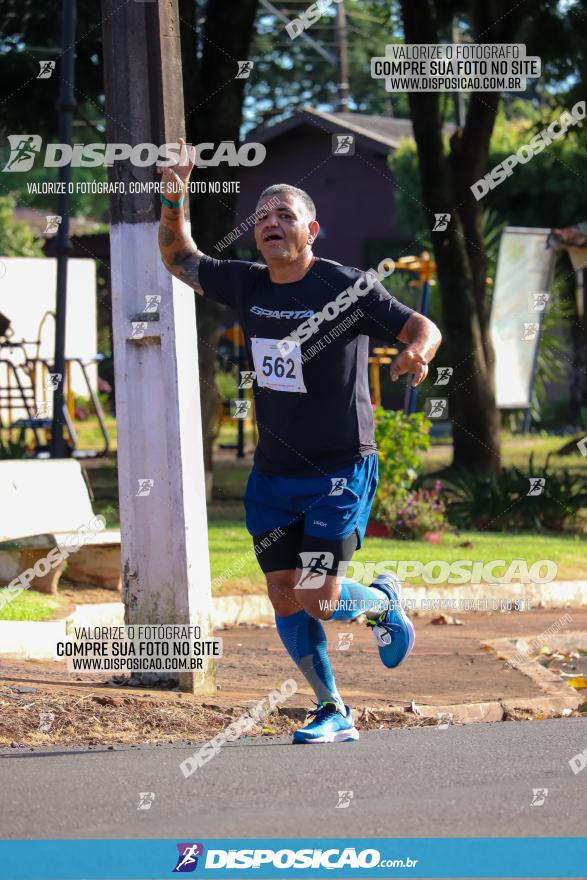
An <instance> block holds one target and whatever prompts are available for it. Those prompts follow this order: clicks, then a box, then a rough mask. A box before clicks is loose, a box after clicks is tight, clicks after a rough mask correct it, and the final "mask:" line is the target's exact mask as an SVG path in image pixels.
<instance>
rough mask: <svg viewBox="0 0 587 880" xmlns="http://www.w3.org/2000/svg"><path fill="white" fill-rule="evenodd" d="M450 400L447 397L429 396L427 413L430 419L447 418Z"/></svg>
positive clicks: (426, 407)
mask: <svg viewBox="0 0 587 880" xmlns="http://www.w3.org/2000/svg"><path fill="white" fill-rule="evenodd" d="M447 410H448V400H447V399H446V398H433V397H429V398H428V399H427V401H426V406H425V415H426V418H428V419H446V417H447Z"/></svg>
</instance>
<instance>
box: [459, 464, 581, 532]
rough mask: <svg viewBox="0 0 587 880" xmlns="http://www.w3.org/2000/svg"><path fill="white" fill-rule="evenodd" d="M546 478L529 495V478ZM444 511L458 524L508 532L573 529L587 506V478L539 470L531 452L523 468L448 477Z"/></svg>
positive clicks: (576, 526) (568, 473) (565, 472)
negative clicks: (537, 491) (539, 486)
mask: <svg viewBox="0 0 587 880" xmlns="http://www.w3.org/2000/svg"><path fill="white" fill-rule="evenodd" d="M535 478H544V479H545V484H544V489H543V491H542V493H541V494H539V495H528V491H529V488H530V480H531V479H535ZM445 485H446V501H447V507H446V513H447V517H448V519H449V521H450V522H451V523H453V524H454V525H456V526H458V527H461V528H463V527H467V528H471V526H473V527H474V528H478V529H488V530H489V531H496V532H501V531H511V530H514V529H519V530H525V529H533V530H536V529H538V530H541V529H544V530H547V531H555V532H561V531H572V530H576V529H577V528H580V527H582V526H583V523H582V521H581V517H580V511H581V509H583V508H587V477H585V476H583V475H578V474H576V473H571V472H569V471H568V470H567V469H565V470H557V471H554V472H553V471H550V470H549V468H548V465H545V467H544V468H542V469H541V470H540V471H538V470H537V469H536V468H535V467H534V464H533V460H532V456H530V460H529V462H528V469H527V471H522V470H520V469H519V468H516V467H512V468H504V469H503V470H502V471H501V473H500V474H496V475H488V474H478V473H473V472H465V471H463V472H461V473H458V474H457V475H455V476H454V477H451V478H450V479H449V480H447V481H446V484H445Z"/></svg>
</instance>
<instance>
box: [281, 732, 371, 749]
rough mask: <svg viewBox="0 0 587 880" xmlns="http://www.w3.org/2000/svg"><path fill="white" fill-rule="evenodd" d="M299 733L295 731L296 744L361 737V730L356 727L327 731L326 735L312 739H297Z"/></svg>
mask: <svg viewBox="0 0 587 880" xmlns="http://www.w3.org/2000/svg"><path fill="white" fill-rule="evenodd" d="M297 733H299V731H297ZM297 733H294V735H293V739H292V744H293V745H294V746H297V745H311V744H312V743H333V742H349V741H350V740H357V739H358V738H359V731H358V730H357V729H356V728H354V727H353V728H352V729H351V730H337V731H336V732H335V733H325V734H324V736H314V737H312V738H311V739H296V736H297Z"/></svg>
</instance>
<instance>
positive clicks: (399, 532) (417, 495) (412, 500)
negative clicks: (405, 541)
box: [377, 481, 446, 539]
mask: <svg viewBox="0 0 587 880" xmlns="http://www.w3.org/2000/svg"><path fill="white" fill-rule="evenodd" d="M441 489H442V483H440V481H437V482H436V483H435V484H434V488H433V489H414V490H411V489H402V488H400V487H397V486H393V485H392V486H391V487H390V488H389V489H383V490H382V491H381V496H380V498H379V510H378V516H377V519H378V521H379V522H381V523H383V525H384V526H385V527H386V529H387V532H388V534H389V535H390V536H391V537H393V538H411V539H414V538H423V537H424V536H425V535H429V534H432V533H434V532H439V531H444V529H445V528H446V519H445V516H444V510H445V507H444V501H443V500H442V498H441V496H440V491H441Z"/></svg>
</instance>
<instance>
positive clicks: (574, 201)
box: [391, 100, 587, 235]
mask: <svg viewBox="0 0 587 880" xmlns="http://www.w3.org/2000/svg"><path fill="white" fill-rule="evenodd" d="M568 106H569V105H568V104H567V103H565V104H562V103H561V104H559V105H558V106H556V107H554V108H553V109H551V110H544V109H538V108H536V107H535V106H534V105H533V104H532V103H531V102H530V101H525V100H517V101H516V102H515V103H514V104H511V105H510V106H509V107H508V108H507V112H506V111H504V110H503V109H502V110H501V111H500V113H499V114H498V116H497V119H496V121H495V128H494V130H493V136H492V138H491V144H490V148H489V159H488V163H487V167H488V169H490V168H493V166H494V165H497V164H499V163H500V162H503V160H504V159H505V158H506V157H507V156H509V155H511V154H512V153H515V152H516V150H517V149H519V147H521V146H522V145H523V144H527V143H528V141H529V140H530V139H531V138H532V137H533V135H535V134H537V132H539V131H540V130H541V129H542V128H544V127H545V126H547V125H548V124H549V123H550V122H552V121H553V120H554V119H557V118H558V117H559V116H560V114H561V113H562V111H563V110H564V109H567V108H568ZM445 140H446V141H448V138H446V139H445ZM391 166H392V169H393V172H394V174H395V175H396V178H397V182H398V191H397V194H396V205H397V211H398V219H399V220H400V222H401V224H402V225H404V226H406V228H407V229H409V231H410V233H411V234H416V235H421V234H423V232H424V230H425V228H426V222H425V215H424V210H423V207H422V200H421V191H420V177H419V172H418V156H417V152H416V144H415V142H414V141H413V140H412V139H411V138H406V139H404V140H403V141H402V142H401V144H400V147H399V149H398V150H397V152H396V153H394V155H393V157H392V159H391ZM586 178H587V137H585V132H584V131H583V130H582V128H581V127H572V128H569V130H568V131H567V133H566V135H565V137H563V138H561V139H560V140H556V141H553V142H552V143H551V144H550V146H548V147H546V148H545V149H544V150H543V151H542V153H540V154H539V155H537V156H535V157H534V158H533V159H531V160H530V161H529V162H527V163H526V164H525V165H524V164H519V165H517V166H516V167H515V169H514V173H513V174H512V175H511V176H510V177H508V178H507V179H506V180H505V181H504V182H503V183H502V184H501V185H500V186H498V187H496V188H495V189H494V190H491V191H490V192H489V193H488V194H487V196H486V197H485V198H484V199H483V206H484V207H485V208H489V209H491V210H493V211H494V212H495V214H496V215H497V217H498V218H499V220H500V221H501V222H502V223H506V224H507V225H510V226H543V227H547V228H550V227H556V226H570V225H572V224H573V223H579V222H581V221H583V220H585V218H586V217H587V207H586V205H585V194H584V186H583V181H584V180H585V179H586Z"/></svg>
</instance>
